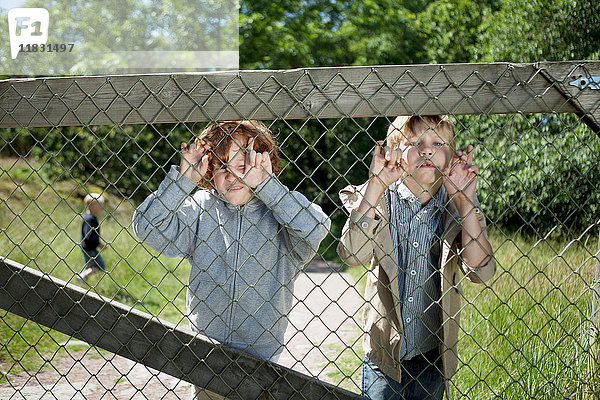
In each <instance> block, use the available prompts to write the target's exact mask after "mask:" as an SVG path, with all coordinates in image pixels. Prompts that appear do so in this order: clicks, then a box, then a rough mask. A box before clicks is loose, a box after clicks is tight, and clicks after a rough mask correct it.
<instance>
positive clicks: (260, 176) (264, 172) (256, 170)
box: [238, 138, 273, 189]
mask: <svg viewBox="0 0 600 400" xmlns="http://www.w3.org/2000/svg"><path fill="white" fill-rule="evenodd" d="M254 139H256V138H251V139H250V140H249V141H248V146H247V147H246V157H245V159H244V175H243V176H239V175H238V176H239V177H240V179H241V180H242V181H243V182H244V183H245V184H246V186H248V187H250V188H252V189H255V188H256V187H257V186H258V185H260V184H261V183H263V182H264V181H265V179H267V178H268V177H269V176H270V175H271V174H272V173H273V165H272V164H271V157H270V156H269V152H268V151H264V152H262V153H258V152H256V150H254Z"/></svg>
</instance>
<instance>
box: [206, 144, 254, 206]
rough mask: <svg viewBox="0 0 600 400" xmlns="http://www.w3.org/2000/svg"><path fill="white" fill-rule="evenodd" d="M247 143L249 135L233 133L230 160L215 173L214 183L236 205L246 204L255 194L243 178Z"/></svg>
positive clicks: (226, 198)
mask: <svg viewBox="0 0 600 400" xmlns="http://www.w3.org/2000/svg"><path fill="white" fill-rule="evenodd" d="M247 145H248V137H247V136H244V135H233V143H232V144H231V147H230V148H229V162H228V163H227V164H226V165H223V166H222V167H221V168H220V169H219V170H217V171H215V173H214V175H213V185H214V186H215V188H216V189H217V191H218V192H219V193H220V194H221V195H222V196H223V197H224V198H225V200H227V201H228V202H229V203H231V204H234V205H236V206H240V205H244V204H246V203H247V202H248V201H249V200H250V199H251V198H252V196H254V194H253V193H252V190H251V189H250V188H249V187H248V186H247V185H246V184H245V183H244V182H243V181H242V179H241V176H243V175H244V173H245V166H246V162H245V161H246V146H247ZM238 176H240V177H239V178H238Z"/></svg>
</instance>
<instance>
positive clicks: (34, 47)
mask: <svg viewBox="0 0 600 400" xmlns="http://www.w3.org/2000/svg"><path fill="white" fill-rule="evenodd" d="M73 47H75V43H54V44H20V45H19V51H22V52H24V53H43V52H46V53H65V52H69V53H70V52H72V51H73Z"/></svg>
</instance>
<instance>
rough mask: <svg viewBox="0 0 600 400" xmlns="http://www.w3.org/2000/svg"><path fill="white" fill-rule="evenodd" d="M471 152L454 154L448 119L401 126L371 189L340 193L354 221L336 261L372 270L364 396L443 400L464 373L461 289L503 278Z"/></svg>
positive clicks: (396, 125)
mask: <svg viewBox="0 0 600 400" xmlns="http://www.w3.org/2000/svg"><path fill="white" fill-rule="evenodd" d="M478 172H479V169H478V167H477V166H476V165H473V146H468V148H467V152H466V153H463V152H461V151H455V150H454V125H453V124H452V122H451V121H450V120H449V119H448V117H446V116H412V117H406V116H403V117H398V118H396V120H395V121H394V122H393V123H392V125H391V126H390V128H389V130H388V135H387V145H386V146H385V147H383V142H378V144H377V145H376V146H375V150H374V153H373V159H372V162H371V165H370V168H369V180H368V181H367V183H365V184H363V185H361V186H359V187H355V186H349V187H347V188H345V189H343V190H342V191H341V192H340V198H341V200H342V202H343V203H344V206H345V207H346V208H347V209H348V210H349V211H350V217H349V219H348V221H347V222H346V225H345V226H344V229H343V232H342V237H341V241H340V244H339V245H338V254H339V255H340V257H341V258H342V260H344V262H346V263H347V264H348V265H351V266H355V265H362V264H365V263H367V262H370V269H369V274H368V278H367V286H366V293H365V299H366V300H367V303H366V305H365V307H364V314H363V324H364V331H365V333H366V335H365V337H364V341H363V347H364V351H365V359H364V362H363V382H362V383H363V387H362V389H363V394H364V395H365V396H367V397H369V398H371V399H373V400H375V399H377V400H379V399H403V400H409V399H411V400H412V399H414V400H416V399H419V400H422V399H432V400H433V399H441V398H442V397H443V394H444V391H446V392H447V389H448V379H450V378H451V377H452V375H453V374H454V372H455V371H456V367H457V365H458V357H457V354H456V343H457V341H458V330H459V313H460V292H461V287H460V282H461V280H462V276H463V275H464V276H466V277H467V278H468V279H469V280H471V281H472V282H477V283H482V282H485V281H487V280H488V279H490V278H491V277H492V276H493V275H494V273H495V270H496V264H495V261H494V259H493V250H492V246H491V245H490V243H489V241H488V239H487V235H486V224H485V218H484V215H483V213H482V212H481V210H480V208H479V203H478V201H477V197H476V195H475V187H476V184H477V175H478Z"/></svg>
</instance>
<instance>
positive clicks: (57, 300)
mask: <svg viewBox="0 0 600 400" xmlns="http://www.w3.org/2000/svg"><path fill="white" fill-rule="evenodd" d="M0 282H2V283H1V284H0V308H3V309H5V310H7V311H9V312H11V313H14V314H17V315H20V316H22V317H24V318H28V319H30V320H32V321H35V322H37V323H39V324H42V325H44V326H47V327H49V328H52V329H55V330H57V331H60V332H62V333H64V334H67V335H70V336H73V337H76V338H78V339H81V340H84V341H86V342H88V343H89V344H91V345H94V346H98V347H100V348H103V349H105V350H108V351H110V352H113V353H115V354H119V355H121V356H123V357H126V358H128V359H130V360H133V361H135V362H139V363H142V364H144V365H146V366H148V367H151V368H154V369H156V370H159V371H161V372H164V373H167V374H169V375H172V376H174V377H176V378H180V379H183V380H185V381H187V382H190V383H192V384H194V385H197V386H200V387H203V388H206V389H207V390H210V391H211V392H214V393H217V394H219V395H222V396H225V397H227V398H231V399H257V398H261V396H265V395H268V397H269V398H272V399H281V400H284V399H323V400H324V399H343V400H346V399H348V400H349V399H359V398H361V397H360V396H359V395H358V394H356V393H352V392H349V391H347V390H344V389H340V388H338V387H336V386H333V385H331V384H328V383H325V382H322V381H319V380H318V379H316V378H313V377H310V376H307V375H304V374H301V373H300V372H297V371H294V370H292V369H289V368H286V367H283V366H281V365H277V364H274V363H271V362H269V361H265V360H263V359H260V358H258V357H254V356H252V355H249V354H247V353H245V352H242V351H239V350H237V349H234V348H232V347H229V346H224V345H220V344H218V343H215V342H212V341H210V340H209V339H208V338H204V337H201V336H200V335H191V334H189V333H187V332H184V331H182V330H180V329H178V328H177V327H175V326H173V325H172V324H169V323H168V322H164V321H161V320H159V319H158V318H156V317H154V316H151V315H148V314H145V313H143V312H140V311H137V310H135V309H133V308H131V307H128V306H126V305H123V304H120V303H117V302H115V301H111V300H109V299H106V298H103V297H102V296H99V295H96V294H94V293H90V292H86V291H85V290H83V289H81V288H79V287H77V286H74V285H69V284H67V283H66V282H63V281H61V280H58V279H56V278H53V277H51V276H49V275H47V274H43V273H42V272H40V271H37V270H35V269H32V268H28V267H25V266H23V265H21V264H18V263H16V262H14V261H11V260H8V259H5V258H1V257H0Z"/></svg>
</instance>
